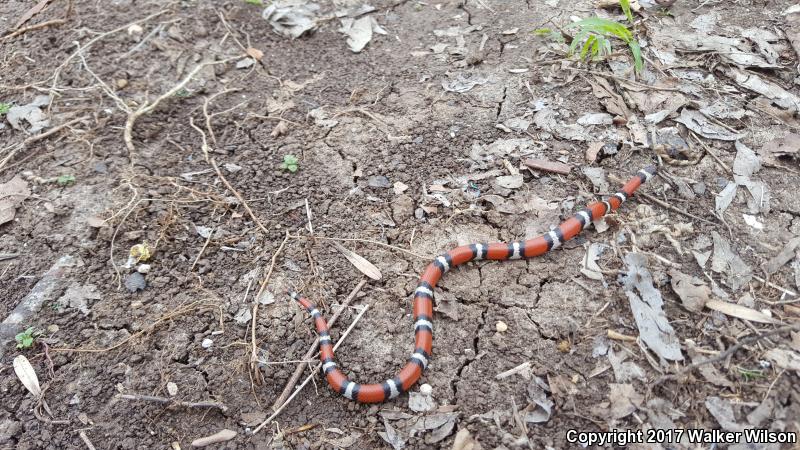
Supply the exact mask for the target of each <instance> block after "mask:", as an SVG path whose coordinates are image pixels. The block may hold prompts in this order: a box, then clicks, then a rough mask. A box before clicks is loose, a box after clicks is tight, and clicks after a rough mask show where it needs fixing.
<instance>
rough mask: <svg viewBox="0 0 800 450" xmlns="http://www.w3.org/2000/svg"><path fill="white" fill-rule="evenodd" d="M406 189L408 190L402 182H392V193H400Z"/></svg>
mask: <svg viewBox="0 0 800 450" xmlns="http://www.w3.org/2000/svg"><path fill="white" fill-rule="evenodd" d="M407 190H408V185H407V184H405V183H403V182H402V181H398V182H396V183H395V184H394V195H400V194H402V193H403V192H405V191H407Z"/></svg>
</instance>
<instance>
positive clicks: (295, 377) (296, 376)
mask: <svg viewBox="0 0 800 450" xmlns="http://www.w3.org/2000/svg"><path fill="white" fill-rule="evenodd" d="M365 284H367V280H365V279H362V280H361V282H359V283H358V284H357V285H356V287H354V288H353V290H352V291H350V294H349V295H348V296H347V298H345V299H344V302H342V307H341V308H339V310H338V311H336V312H334V313H333V316H331V319H330V320H329V321H328V328H331V327H333V324H335V323H336V320H337V319H338V318H339V316H340V315H341V314H342V311H344V310H345V309H347V307H348V306H349V305H350V302H351V301H353V299H354V298H356V295H358V293H359V292H360V291H361V288H363V287H364V285H365ZM318 348H319V337H317V338H316V339H315V340H314V343H313V344H311V347H310V348H309V349H308V351H307V352H306V354H305V356H303V359H304V360H309V359H311V358H313V357H314V355H315V354H316V352H317V349H318ZM305 367H306V366H305V364H298V366H297V367H295V369H294V373H293V374H292V377H291V378H289V381H288V382H287V383H286V386H285V387H284V388H283V391H282V392H281V395H279V396H278V398H277V399H276V400H275V403H273V404H272V409H273V410H277V409H278V408H280V406H281V405H282V404H283V403H284V402H285V401H286V399H287V398H289V395H290V394H291V393H292V389H294V387H295V385H297V382H298V381H300V377H301V376H303V371H304V370H305Z"/></svg>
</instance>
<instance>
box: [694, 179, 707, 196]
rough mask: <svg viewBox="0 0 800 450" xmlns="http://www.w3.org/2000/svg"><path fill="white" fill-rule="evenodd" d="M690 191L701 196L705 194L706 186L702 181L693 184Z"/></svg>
mask: <svg viewBox="0 0 800 450" xmlns="http://www.w3.org/2000/svg"><path fill="white" fill-rule="evenodd" d="M692 189H693V190H694V193H695V194H697V195H703V194H705V193H706V184H705V183H703V182H702V181H701V182H699V183H695V184H693V185H692Z"/></svg>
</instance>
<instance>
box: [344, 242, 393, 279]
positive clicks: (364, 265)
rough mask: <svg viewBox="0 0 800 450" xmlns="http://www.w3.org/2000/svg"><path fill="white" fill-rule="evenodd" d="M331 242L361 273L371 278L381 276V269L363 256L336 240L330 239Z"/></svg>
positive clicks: (379, 277)
mask: <svg viewBox="0 0 800 450" xmlns="http://www.w3.org/2000/svg"><path fill="white" fill-rule="evenodd" d="M331 242H332V243H333V246H334V247H336V250H339V252H341V254H342V255H344V257H345V258H347V260H348V261H350V263H351V264H353V265H354V266H356V269H358V270H360V271H361V273H363V274H364V275H366V276H368V277H370V278H372V279H373V280H380V279H381V278H382V277H383V275H382V274H381V271H380V270H378V268H377V267H375V265H374V264H372V263H371V262H369V261H367V260H366V259H365V258H364V257H363V256H361V255H359V254H358V253H356V252H354V251H352V250H348V249H346V248H344V247H343V246H342V245H341V244H339V243H338V242H336V241H331Z"/></svg>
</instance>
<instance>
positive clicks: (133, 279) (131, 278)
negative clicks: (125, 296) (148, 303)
mask: <svg viewBox="0 0 800 450" xmlns="http://www.w3.org/2000/svg"><path fill="white" fill-rule="evenodd" d="M145 287H147V281H145V279H144V275H142V274H140V273H139V272H133V273H131V274H128V276H127V277H125V288H126V289H128V291H129V292H136V291H143V290H144V288H145Z"/></svg>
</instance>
